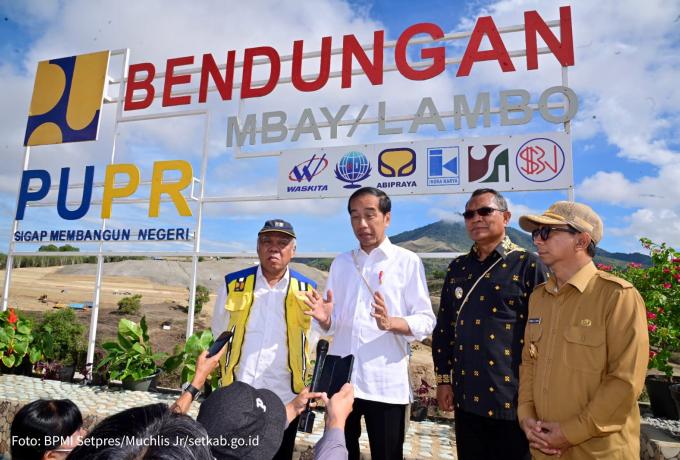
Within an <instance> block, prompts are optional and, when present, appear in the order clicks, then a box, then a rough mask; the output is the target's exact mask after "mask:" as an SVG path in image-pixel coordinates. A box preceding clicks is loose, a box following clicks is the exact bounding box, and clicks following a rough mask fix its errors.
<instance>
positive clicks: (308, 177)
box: [286, 153, 328, 193]
mask: <svg viewBox="0 0 680 460" xmlns="http://www.w3.org/2000/svg"><path fill="white" fill-rule="evenodd" d="M327 166H328V159H326V154H325V153H324V154H323V155H320V156H319V155H317V154H316V153H315V154H313V155H312V157H311V158H308V159H307V160H305V161H303V162H302V163H298V164H296V165H295V166H293V168H292V169H291V170H290V172H289V173H288V180H289V181H291V182H297V183H298V184H302V182H303V181H307V182H309V183H311V182H312V180H313V179H314V178H315V177H316V176H318V175H319V174H321V173H322V172H323V171H324V170H325V169H326V167H327ZM327 190H328V185H327V184H319V185H289V186H288V187H287V189H286V191H287V192H288V193H296V192H325V191H327Z"/></svg>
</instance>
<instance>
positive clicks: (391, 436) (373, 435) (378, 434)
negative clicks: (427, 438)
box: [345, 398, 406, 460]
mask: <svg viewBox="0 0 680 460" xmlns="http://www.w3.org/2000/svg"><path fill="white" fill-rule="evenodd" d="M362 416H363V417H364V419H365V421H366V431H367V432H368V443H369V445H370V446H371V459H372V460H397V459H398V460H401V459H403V458H404V454H403V447H404V417H405V416H406V404H387V403H381V402H376V401H368V400H365V399H358V398H357V399H355V400H354V406H353V407H352V412H351V413H350V414H349V417H348V418H347V422H346V423H345V444H346V445H347V451H348V452H349V460H359V458H360V456H361V453H360V451H359V436H361V417H362Z"/></svg>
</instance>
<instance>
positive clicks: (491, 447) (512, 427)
mask: <svg viewBox="0 0 680 460" xmlns="http://www.w3.org/2000/svg"><path fill="white" fill-rule="evenodd" d="M455 416H456V419H455V422H456V423H455V430H456V450H457V451H458V460H496V459H498V460H501V459H502V460H530V459H531V454H530V453H529V443H528V441H527V438H526V436H525V435H524V431H522V429H521V428H520V427H519V423H518V422H517V421H514V420H513V421H510V420H498V419H493V418H488V417H481V416H479V415H475V414H471V413H470V412H465V411H462V410H457V411H456V414H455Z"/></svg>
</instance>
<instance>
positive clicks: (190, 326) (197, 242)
mask: <svg viewBox="0 0 680 460" xmlns="http://www.w3.org/2000/svg"><path fill="white" fill-rule="evenodd" d="M209 130H210V113H208V112H206V114H205V128H204V131H203V160H202V162H201V193H200V194H199V196H198V210H197V215H196V230H195V233H194V254H193V256H192V257H191V286H190V288H189V289H190V292H189V315H188V318H187V333H186V340H189V337H191V335H192V334H193V333H194V315H195V311H196V308H195V307H196V280H197V278H198V254H199V252H200V251H201V231H202V229H203V197H204V196H205V176H206V174H207V170H208V132H209Z"/></svg>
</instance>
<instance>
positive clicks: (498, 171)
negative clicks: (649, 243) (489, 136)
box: [468, 144, 510, 182]
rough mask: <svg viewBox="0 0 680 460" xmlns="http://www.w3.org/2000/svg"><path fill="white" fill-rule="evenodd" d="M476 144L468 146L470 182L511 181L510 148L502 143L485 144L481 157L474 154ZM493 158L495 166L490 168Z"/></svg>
mask: <svg viewBox="0 0 680 460" xmlns="http://www.w3.org/2000/svg"><path fill="white" fill-rule="evenodd" d="M474 149H475V146H472V145H470V146H468V180H469V181H470V182H503V181H504V182H510V161H509V159H508V158H509V156H508V149H507V148H503V146H501V145H500V144H489V145H484V155H483V156H482V157H481V158H475V157H474V156H473V153H476V152H474ZM492 159H493V168H490V167H489V166H490V164H491V160H492Z"/></svg>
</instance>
